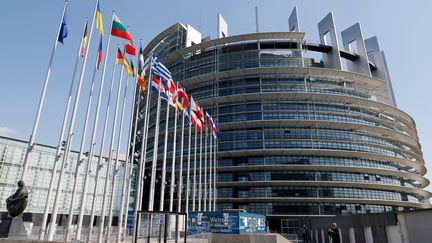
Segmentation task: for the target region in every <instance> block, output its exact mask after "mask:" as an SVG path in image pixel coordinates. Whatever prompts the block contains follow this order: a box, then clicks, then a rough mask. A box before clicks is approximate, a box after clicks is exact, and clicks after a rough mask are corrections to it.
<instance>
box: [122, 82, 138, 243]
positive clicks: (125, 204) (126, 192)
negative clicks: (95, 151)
mask: <svg viewBox="0 0 432 243" xmlns="http://www.w3.org/2000/svg"><path fill="white" fill-rule="evenodd" d="M136 86H138V84H136ZM136 88H137V87H135V92H134V97H133V100H132V101H133V102H134V103H133V105H134V107H133V110H132V111H131V123H130V128H129V138H128V147H129V146H132V149H131V150H129V149H128V150H127V151H128V154H129V151H131V156H129V167H125V175H124V176H125V181H124V182H123V195H122V201H121V203H120V215H123V214H124V215H125V216H124V217H123V216H122V217H120V221H119V232H118V235H117V240H116V242H119V241H120V240H121V241H123V239H124V232H126V226H127V218H128V211H129V197H130V186H131V177H132V173H133V163H134V159H135V142H136V140H135V139H136V133H137V125H138V114H139V112H140V103H141V94H138V96H136V93H137V90H136ZM138 92H140V91H138ZM137 97H138V101H135V99H136V98H137ZM134 114H135V119H133V118H134ZM132 127H133V131H132ZM132 134H133V135H132ZM131 136H132V137H131ZM131 139H132V141H130V140H131ZM141 141H142V140H141ZM126 165H127V164H126ZM127 169H129V171H127ZM138 169H139V167H138ZM137 182H138V180H137ZM137 184H138V183H137ZM137 187H138V186H136V187H135V188H137ZM136 196H137V194H136V193H135V197H136ZM123 221H124V225H125V226H124V227H123ZM120 228H122V229H121V230H120Z"/></svg>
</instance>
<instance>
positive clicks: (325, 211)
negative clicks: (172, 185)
mask: <svg viewBox="0 0 432 243" xmlns="http://www.w3.org/2000/svg"><path fill="white" fill-rule="evenodd" d="M217 206H218V210H221V211H222V210H224V209H232V208H242V209H245V210H247V211H248V212H252V213H259V214H264V215H268V214H271V215H277V214H284V215H286V214H290V215H304V214H307V215H334V214H366V213H382V212H397V211H404V210H410V209H411V208H404V207H397V206H386V205H364V204H349V203H250V204H233V203H218V205H217Z"/></svg>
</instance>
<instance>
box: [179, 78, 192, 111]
mask: <svg viewBox="0 0 432 243" xmlns="http://www.w3.org/2000/svg"><path fill="white" fill-rule="evenodd" d="M177 97H179V98H180V99H181V105H182V107H184V108H188V107H189V102H190V101H189V97H188V95H187V93H186V90H185V89H184V88H183V87H181V86H180V84H179V83H177ZM177 103H178V102H177Z"/></svg>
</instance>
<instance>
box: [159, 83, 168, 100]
mask: <svg viewBox="0 0 432 243" xmlns="http://www.w3.org/2000/svg"><path fill="white" fill-rule="evenodd" d="M159 94H160V96H161V98H162V99H164V100H166V101H168V92H167V90H166V88H165V86H164V84H163V83H162V82H160V83H159Z"/></svg>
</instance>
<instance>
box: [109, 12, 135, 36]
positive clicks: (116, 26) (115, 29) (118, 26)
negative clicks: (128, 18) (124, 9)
mask: <svg viewBox="0 0 432 243" xmlns="http://www.w3.org/2000/svg"><path fill="white" fill-rule="evenodd" d="M111 35H113V36H117V37H120V38H122V39H123V40H124V41H126V42H132V41H133V37H132V35H131V34H129V32H128V31H127V29H126V27H125V26H124V25H123V24H122V22H121V21H120V19H119V18H118V17H117V15H116V14H115V13H114V16H113V22H112V28H111Z"/></svg>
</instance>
